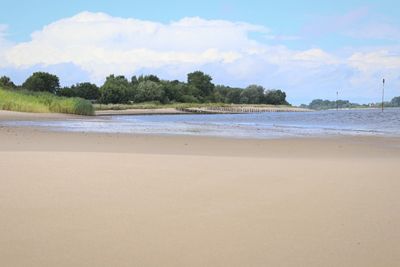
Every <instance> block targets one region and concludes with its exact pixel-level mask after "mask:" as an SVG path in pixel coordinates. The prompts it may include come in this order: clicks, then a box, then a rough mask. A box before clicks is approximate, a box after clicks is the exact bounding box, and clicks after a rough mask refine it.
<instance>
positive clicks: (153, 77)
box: [137, 74, 160, 83]
mask: <svg viewBox="0 0 400 267" xmlns="http://www.w3.org/2000/svg"><path fill="white" fill-rule="evenodd" d="M137 81H138V82H144V81H152V82H155V83H159V82H160V78H158V77H157V76H156V75H153V74H150V75H145V76H143V75H140V76H139V78H138V79H137Z"/></svg>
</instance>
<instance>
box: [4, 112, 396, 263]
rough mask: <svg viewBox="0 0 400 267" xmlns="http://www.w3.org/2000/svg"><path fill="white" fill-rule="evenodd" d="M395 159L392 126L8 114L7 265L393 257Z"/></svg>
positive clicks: (335, 260)
mask: <svg viewBox="0 0 400 267" xmlns="http://www.w3.org/2000/svg"><path fill="white" fill-rule="evenodd" d="M2 116H3V117H2ZM4 116H9V115H1V114H0V119H7V118H5V117H4ZM13 116H15V117H14V118H13V119H18V118H20V119H23V118H22V117H23V116H25V115H18V114H14V115H13ZM21 116H22V117H21ZM29 116H32V117H36V116H34V115H29ZM40 116H42V118H41V119H44V118H45V117H46V115H40ZM50 117H52V115H50ZM51 119H54V118H51ZM60 119H62V115H60ZM399 162H400V140H399V139H398V138H378V137H357V138H355V137H341V138H306V139H279V140H246V139H239V140H237V139H227V138H209V137H187V136H145V135H124V134H94V133H91V134H88V133H62V132H47V131H43V130H38V129H33V128H9V127H2V128H0V168H1V175H0V266H396V265H397V264H398V262H400V227H399V226H400V194H399V193H400V176H399V172H398V171H397V170H398V164H399Z"/></svg>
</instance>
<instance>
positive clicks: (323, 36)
mask: <svg viewBox="0 0 400 267" xmlns="http://www.w3.org/2000/svg"><path fill="white" fill-rule="evenodd" d="M1 6H2V10H3V11H2V15H1V17H0V25H1V26H0V59H2V63H0V75H2V74H5V75H8V76H11V78H12V79H14V80H15V81H16V82H18V83H20V82H23V80H24V79H25V78H26V77H27V76H28V75H29V74H30V73H31V72H32V71H37V70H45V71H52V72H55V73H56V74H58V75H59V76H60V78H61V82H62V83H63V84H64V85H69V84H71V83H75V82H78V81H81V80H89V81H92V82H96V83H98V84H101V82H102V80H103V79H104V78H105V77H104V76H106V75H107V73H111V72H115V73H116V74H118V72H119V73H121V74H124V75H126V76H130V75H132V74H141V73H148V72H153V73H156V74H158V75H160V76H161V77H162V78H178V79H181V80H183V79H185V74H186V72H188V71H192V70H196V69H201V70H204V71H206V72H208V73H210V74H211V75H212V76H213V77H214V81H215V82H216V83H225V84H229V85H232V86H246V85H248V84H250V83H258V84H261V85H263V86H264V87H266V88H281V89H283V90H285V91H286V92H287V93H288V95H289V100H290V101H291V102H292V103H295V104H298V103H303V102H308V101H310V100H311V99H313V98H315V97H321V98H334V97H335V93H336V91H337V90H339V92H340V93H341V95H342V98H346V99H350V100H353V101H359V102H375V101H378V99H379V97H378V96H379V92H378V89H379V86H380V80H381V77H383V76H384V77H385V78H386V79H387V81H388V83H387V84H388V88H387V96H388V98H390V97H392V96H395V95H400V16H398V11H399V10H400V2H399V1H356V0H352V1H329V2H328V1H238V0H237V1H225V0H223V1H209V0H204V1H151V0H148V1H118V0H114V1H105V0H89V1H78V0H71V1H35V0H31V1H18V0H16V1H3V3H1ZM82 25H84V26H83V27H82ZM141 27H142V28H141ZM82 29H83V30H82ZM85 29H86V30H85ZM103 29H106V30H104V31H103ZM132 29H136V30H132ZM143 29H146V30H143ZM33 33H34V34H33ZM92 33H96V35H92ZM167 33H168V35H169V36H174V38H175V40H171V39H170V38H168V36H166V34H167ZM224 35H226V36H224ZM116 36H117V37H116ZM180 38H182V39H180ZM185 38H186V39H185ZM177 39H178V40H177ZM188 39H191V40H188ZM178 41H179V42H178Z"/></svg>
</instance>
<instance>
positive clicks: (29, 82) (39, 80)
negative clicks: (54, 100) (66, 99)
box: [22, 72, 60, 94]
mask: <svg viewBox="0 0 400 267" xmlns="http://www.w3.org/2000/svg"><path fill="white" fill-rule="evenodd" d="M22 87H23V88H25V89H27V90H30V91H45V92H50V93H53V94H54V93H56V92H57V90H58V89H59V88H60V80H59V79H58V77H57V76H56V75H53V74H50V73H47V72H35V73H33V74H32V75H31V76H30V77H29V78H28V79H26V81H25V82H24V83H23V84H22Z"/></svg>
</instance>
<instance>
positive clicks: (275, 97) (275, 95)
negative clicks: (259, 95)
mask: <svg viewBox="0 0 400 267" xmlns="http://www.w3.org/2000/svg"><path fill="white" fill-rule="evenodd" d="M264 103H265V104H272V105H286V104H288V103H287V101H286V93H285V92H283V91H281V90H268V91H267V92H266V93H265V96H264Z"/></svg>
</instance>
